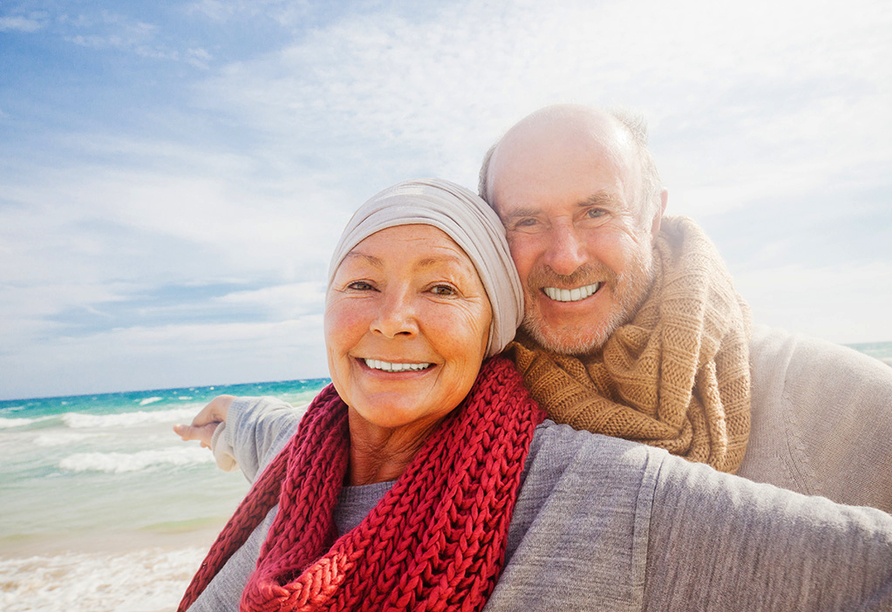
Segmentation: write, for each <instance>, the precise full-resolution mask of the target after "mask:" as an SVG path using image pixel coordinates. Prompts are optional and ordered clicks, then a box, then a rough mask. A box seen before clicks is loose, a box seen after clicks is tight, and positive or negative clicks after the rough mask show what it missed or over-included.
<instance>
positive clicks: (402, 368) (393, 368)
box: [364, 359, 431, 372]
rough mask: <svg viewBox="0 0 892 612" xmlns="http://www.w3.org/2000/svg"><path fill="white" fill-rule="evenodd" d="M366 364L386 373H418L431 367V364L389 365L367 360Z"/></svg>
mask: <svg viewBox="0 0 892 612" xmlns="http://www.w3.org/2000/svg"><path fill="white" fill-rule="evenodd" d="M364 361H365V364H366V365H367V366H369V367H370V368H372V369H373V370H383V371H385V372H417V371H418V370H424V369H426V368H429V367H431V364H429V363H389V362H387V361H380V360H378V359H365V360H364Z"/></svg>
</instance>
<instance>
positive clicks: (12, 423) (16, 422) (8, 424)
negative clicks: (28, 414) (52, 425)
mask: <svg viewBox="0 0 892 612" xmlns="http://www.w3.org/2000/svg"><path fill="white" fill-rule="evenodd" d="M36 420H37V419H4V418H0V429H12V428H13V427H24V426H25V425H30V424H31V423H33V422H34V421H36Z"/></svg>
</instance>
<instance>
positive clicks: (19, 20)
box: [0, 13, 46, 33]
mask: <svg viewBox="0 0 892 612" xmlns="http://www.w3.org/2000/svg"><path fill="white" fill-rule="evenodd" d="M45 26H46V15H45V14H43V13H32V14H31V15H29V16H27V17H24V16H21V15H15V16H4V17H0V32H29V33H30V32H36V31H38V30H41V29H43V28H44V27H45Z"/></svg>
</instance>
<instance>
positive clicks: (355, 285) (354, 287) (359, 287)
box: [347, 281, 374, 291]
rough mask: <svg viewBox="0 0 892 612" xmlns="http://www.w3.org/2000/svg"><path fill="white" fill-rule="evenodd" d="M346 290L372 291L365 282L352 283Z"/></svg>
mask: <svg viewBox="0 0 892 612" xmlns="http://www.w3.org/2000/svg"><path fill="white" fill-rule="evenodd" d="M347 289H352V290H354V291H369V290H371V289H374V287H372V286H371V285H370V284H369V283H367V282H365V281H353V282H352V283H350V284H349V285H347Z"/></svg>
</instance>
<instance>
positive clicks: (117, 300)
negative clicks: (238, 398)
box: [0, 0, 892, 399]
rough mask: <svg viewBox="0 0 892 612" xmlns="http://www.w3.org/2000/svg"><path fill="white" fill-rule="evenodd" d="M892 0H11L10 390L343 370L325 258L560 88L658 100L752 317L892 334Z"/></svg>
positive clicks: (608, 101) (1, 60) (6, 167)
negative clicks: (380, 200)
mask: <svg viewBox="0 0 892 612" xmlns="http://www.w3.org/2000/svg"><path fill="white" fill-rule="evenodd" d="M889 32H892V3H889V2H888V1H887V0H846V1H841V0H838V1H837V0H835V1H831V2H826V1H821V0H809V1H808V2H805V1H800V0H771V1H766V0H750V1H748V2H745V3H744V2H721V1H714V0H711V1H707V0H679V1H673V2H665V1H662V0H612V1H599V0H593V1H579V2H570V1H562V0H556V1H553V2H548V3H545V2H536V1H529V2H527V1H505V2H487V1H481V0H471V1H465V0H438V1H437V2H418V1H412V0H405V1H398V0H397V1H392V2H388V1H383V0H381V1H361V0H360V1H356V2H328V1H325V2H323V1H321V0H320V1H316V0H305V1H295V2H285V1H278V0H234V1H231V2H227V1H224V0H196V1H188V0H187V1H183V2H157V1H151V2H150V1H146V0H130V1H128V2H111V1H107V0H89V2H87V1H75V0H58V1H45V0H33V1H29V0H23V1H17V0H3V2H2V3H0V399H14V398H26V397H44V396H52V395H73V394H83V393H100V392H111V391H120V390H143V389H160V388H170V387H188V386H198V385H214V384H232V383H240V382H259V381H270V380H290V379H297V378H315V377H324V376H327V368H326V360H325V352H324V346H323V337H322V310H323V301H324V290H325V286H324V283H325V278H326V271H327V266H328V258H329V256H330V253H331V250H332V249H333V247H334V245H335V243H336V241H337V239H338V236H339V235H340V232H341V229H342V228H343V226H344V224H345V223H346V222H347V220H348V219H349V216H350V214H351V212H352V211H353V210H354V209H355V208H356V207H358V206H359V205H360V204H361V203H362V202H363V201H365V200H366V199H367V198H369V197H370V196H372V195H374V194H375V193H377V192H378V191H380V190H381V189H383V188H384V187H387V186H389V185H391V184H394V183H396V182H398V181H401V180H404V179H407V178H414V177H427V176H437V177H442V178H446V179H449V180H453V181H455V182H458V183H460V184H463V185H466V186H468V187H470V188H476V181H477V172H478V168H479V164H480V161H481V159H482V157H483V154H484V153H485V151H486V150H487V148H488V147H489V146H490V145H491V144H492V143H493V142H494V141H495V140H497V139H498V138H499V137H500V135H501V134H502V133H504V131H505V130H507V129H508V128H509V127H510V126H511V125H512V124H513V123H515V122H516V121H517V120H519V119H520V118H522V117H524V116H525V115H527V114H529V113H530V112H532V111H534V110H536V109H538V108H540V107H542V106H546V105H549V104H554V103H560V102H573V103H581V104H589V105H595V106H608V107H616V106H620V107H624V108H627V109H629V110H632V111H635V112H638V113H641V114H642V115H644V117H646V119H647V121H648V125H649V130H650V144H651V149H652V152H653V155H654V158H655V160H656V163H657V166H658V168H659V171H660V174H661V176H662V179H663V182H664V184H665V186H666V188H667V189H668V190H669V205H668V209H667V214H679V215H687V216H689V217H692V218H694V219H695V220H696V221H697V222H698V223H700V224H701V225H702V226H703V227H704V228H705V229H706V231H707V233H708V234H709V235H710V237H711V238H712V240H713V241H714V242H715V244H716V246H717V247H718V249H719V252H720V253H721V254H722V256H723V257H724V258H725V260H726V263H727V265H728V268H729V269H730V270H731V273H732V275H733V277H734V279H735V283H736V286H737V289H738V291H739V292H740V293H741V294H742V295H743V296H744V298H746V300H747V301H748V302H749V304H750V306H751V307H752V310H753V318H754V321H755V322H756V323H757V324H765V325H770V326H773V327H782V328H786V329H788V330H790V331H793V332H796V333H802V334H807V335H811V336H816V337H820V338H824V339H826V340H829V341H832V342H838V343H862V342H878V341H892V316H890V314H892V282H890V281H892V172H890V170H892V120H890V118H889V115H890V109H892V36H889Z"/></svg>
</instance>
